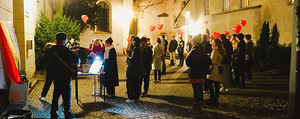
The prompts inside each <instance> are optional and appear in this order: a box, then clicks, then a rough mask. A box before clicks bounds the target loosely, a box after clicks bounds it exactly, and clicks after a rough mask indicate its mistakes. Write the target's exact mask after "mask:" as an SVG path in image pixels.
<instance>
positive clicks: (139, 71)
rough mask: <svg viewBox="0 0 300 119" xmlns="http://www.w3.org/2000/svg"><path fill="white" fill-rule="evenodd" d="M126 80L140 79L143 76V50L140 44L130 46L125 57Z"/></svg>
mask: <svg viewBox="0 0 300 119" xmlns="http://www.w3.org/2000/svg"><path fill="white" fill-rule="evenodd" d="M126 61H127V71H126V77H127V78H141V77H143V75H144V71H145V70H144V48H142V47H141V45H140V44H138V45H135V46H132V47H131V49H130V54H128V57H127V60H126Z"/></svg>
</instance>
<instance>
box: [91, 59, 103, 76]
mask: <svg viewBox="0 0 300 119" xmlns="http://www.w3.org/2000/svg"><path fill="white" fill-rule="evenodd" d="M102 63H103V62H102V61H101V58H100V57H96V58H95V61H94V62H93V64H92V66H91V68H90V70H89V73H90V74H98V73H100V69H102Z"/></svg>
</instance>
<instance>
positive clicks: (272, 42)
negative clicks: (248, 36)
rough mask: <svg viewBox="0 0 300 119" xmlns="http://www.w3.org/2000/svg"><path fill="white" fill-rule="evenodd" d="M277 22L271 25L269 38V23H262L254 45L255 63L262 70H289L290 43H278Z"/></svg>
mask: <svg viewBox="0 0 300 119" xmlns="http://www.w3.org/2000/svg"><path fill="white" fill-rule="evenodd" d="M279 36H280V34H279V31H278V28H277V24H275V25H274V26H273V29H272V36H271V38H270V28H269V23H268V22H265V23H264V24H263V28H262V32H261V34H260V38H259V40H258V41H257V46H256V47H255V58H256V62H255V63H256V65H257V66H259V68H260V69H263V70H273V69H275V70H282V71H284V72H286V71H289V68H290V60H291V45H280V44H279V43H278V42H279Z"/></svg>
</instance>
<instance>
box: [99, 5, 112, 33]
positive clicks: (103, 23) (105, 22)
mask: <svg viewBox="0 0 300 119" xmlns="http://www.w3.org/2000/svg"><path fill="white" fill-rule="evenodd" d="M97 5H98V10H97V11H98V12H96V16H97V18H98V19H97V20H96V30H97V31H103V32H109V7H108V4H107V3H105V2H99V3H98V4H97Z"/></svg>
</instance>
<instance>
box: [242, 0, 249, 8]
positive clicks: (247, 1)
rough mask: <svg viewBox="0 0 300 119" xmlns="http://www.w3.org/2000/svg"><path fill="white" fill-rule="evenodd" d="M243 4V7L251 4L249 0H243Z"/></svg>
mask: <svg viewBox="0 0 300 119" xmlns="http://www.w3.org/2000/svg"><path fill="white" fill-rule="evenodd" d="M241 3H242V4H241V5H242V8H243V7H248V6H249V0H241Z"/></svg>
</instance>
